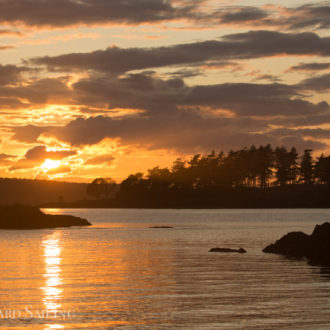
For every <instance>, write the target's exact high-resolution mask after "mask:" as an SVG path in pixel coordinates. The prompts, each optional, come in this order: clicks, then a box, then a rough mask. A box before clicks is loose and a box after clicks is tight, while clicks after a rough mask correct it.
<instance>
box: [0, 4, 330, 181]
mask: <svg viewBox="0 0 330 330" xmlns="http://www.w3.org/2000/svg"><path fill="white" fill-rule="evenodd" d="M329 10H330V2H328V1H326V2H324V1H322V2H321V1H320V2H317V1H316V2H315V1H314V2H313V4H308V3H307V2H305V1H301V0H292V1H290V5H289V6H288V2H287V1H226V0H224V1H212V0H196V1H191V0H190V1H185V0H171V1H165V0H131V1H127V0H125V1H124V0H113V1H105V0H81V1H69V0H63V1H61V2H59V1H52V0H46V1H42V0H30V1H28V2H24V1H20V0H0V39H1V44H0V134H1V137H0V147H1V151H0V176H1V177H20V178H23V177H24V178H46V179H52V180H54V179H56V180H65V181H79V182H80V181H83V182H85V181H91V180H92V179H93V178H95V177H98V176H105V177H112V178H114V179H115V180H117V181H120V180H122V179H124V178H125V177H126V176H127V175H128V174H130V173H135V172H146V171H147V169H148V168H151V167H154V166H156V165H160V166H170V165H171V163H172V162H173V160H174V159H175V158H177V157H181V158H183V159H185V158H187V157H189V156H190V155H191V154H193V153H208V152H210V151H211V150H213V149H215V150H217V151H220V150H224V151H228V150H229V149H230V148H242V147H245V146H250V145H251V144H256V145H259V144H267V143H271V144H272V145H274V146H275V145H286V146H288V147H291V146H296V147H297V148H298V150H300V151H301V150H303V149H304V148H312V149H313V150H314V151H315V153H316V154H319V153H321V152H325V153H329V152H330V148H329V142H330V129H329V127H330V108H329V102H330V95H329V89H330V60H329V55H330V36H329V19H328V16H329V15H328V13H329Z"/></svg>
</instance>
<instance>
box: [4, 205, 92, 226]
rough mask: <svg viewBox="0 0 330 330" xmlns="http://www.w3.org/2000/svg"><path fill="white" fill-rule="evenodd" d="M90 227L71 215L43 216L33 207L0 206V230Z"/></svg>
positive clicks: (83, 220) (85, 222) (87, 223)
mask: <svg viewBox="0 0 330 330" xmlns="http://www.w3.org/2000/svg"><path fill="white" fill-rule="evenodd" d="M90 225H91V223H90V222H88V221H87V220H86V219H82V218H79V217H75V216H72V215H50V214H45V213H43V212H41V211H40V210H39V209H38V208H37V207H33V206H25V205H11V206H0V229H45V228H57V227H71V226H90Z"/></svg>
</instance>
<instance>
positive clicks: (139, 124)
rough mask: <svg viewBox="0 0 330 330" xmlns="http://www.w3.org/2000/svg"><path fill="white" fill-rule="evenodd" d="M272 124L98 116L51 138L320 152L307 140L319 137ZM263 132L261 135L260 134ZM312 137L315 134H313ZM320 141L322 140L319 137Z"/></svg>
mask: <svg viewBox="0 0 330 330" xmlns="http://www.w3.org/2000/svg"><path fill="white" fill-rule="evenodd" d="M269 124H271V122H269V121H264V120H253V119H251V118H205V117H202V116H199V115H197V114H190V113H188V114H187V113H185V114H178V115H172V116H164V117H163V118H161V120H159V118H158V119H156V118H136V119H132V118H130V119H128V118H127V119H121V120H114V119H111V118H109V117H104V116H98V117H90V118H79V119H76V120H74V121H72V122H70V123H69V124H68V125H66V126H64V127H62V128H56V129H54V130H53V131H52V132H51V134H53V135H55V136H56V137H57V138H58V139H61V140H63V141H66V142H69V143H71V144H73V145H83V144H95V143H98V142H100V141H102V140H103V139H104V138H118V137H119V138H120V139H121V141H122V143H123V145H139V146H144V147H145V148H149V149H162V148H164V149H175V150H178V151H181V152H194V151H198V150H199V151H200V150H203V151H207V150H210V149H212V148H213V149H217V150H218V149H224V150H228V149H229V148H238V147H242V146H248V145H251V144H262V143H271V144H273V145H281V144H285V143H286V142H288V141H289V140H290V139H291V140H292V141H293V140H295V143H294V145H296V146H297V147H298V148H299V149H301V150H302V149H303V148H307V147H308V148H311V147H313V148H314V149H321V148H324V147H325V144H324V143H323V142H320V141H314V140H313V139H309V138H306V136H308V137H310V136H311V137H313V138H320V137H321V135H320V133H319V132H318V131H317V132H313V131H312V130H310V131H308V132H307V131H305V132H304V131H301V132H298V131H296V130H294V129H292V130H289V129H288V130H286V131H285V132H283V133H282V134H279V132H278V131H276V130H274V131H273V130H272V129H270V127H269ZM260 131H264V133H260ZM313 133H314V134H313ZM322 137H323V136H322Z"/></svg>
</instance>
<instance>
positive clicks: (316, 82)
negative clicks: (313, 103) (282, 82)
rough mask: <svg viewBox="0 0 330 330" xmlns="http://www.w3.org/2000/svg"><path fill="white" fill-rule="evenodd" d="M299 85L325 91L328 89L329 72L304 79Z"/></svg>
mask: <svg viewBox="0 0 330 330" xmlns="http://www.w3.org/2000/svg"><path fill="white" fill-rule="evenodd" d="M300 86H301V88H303V89H307V90H310V91H317V92H327V91H329V90H330V73H328V74H324V75H321V76H316V77H312V78H308V79H305V80H303V81H302V82H301V83H300Z"/></svg>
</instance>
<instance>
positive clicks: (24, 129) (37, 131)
mask: <svg viewBox="0 0 330 330" xmlns="http://www.w3.org/2000/svg"><path fill="white" fill-rule="evenodd" d="M48 129H49V127H40V126H36V125H25V126H15V127H11V131H12V132H13V133H14V134H13V136H12V139H13V140H16V141H20V142H25V143H34V142H37V139H38V138H39V136H40V135H41V134H42V133H43V132H45V131H47V130H48Z"/></svg>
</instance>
